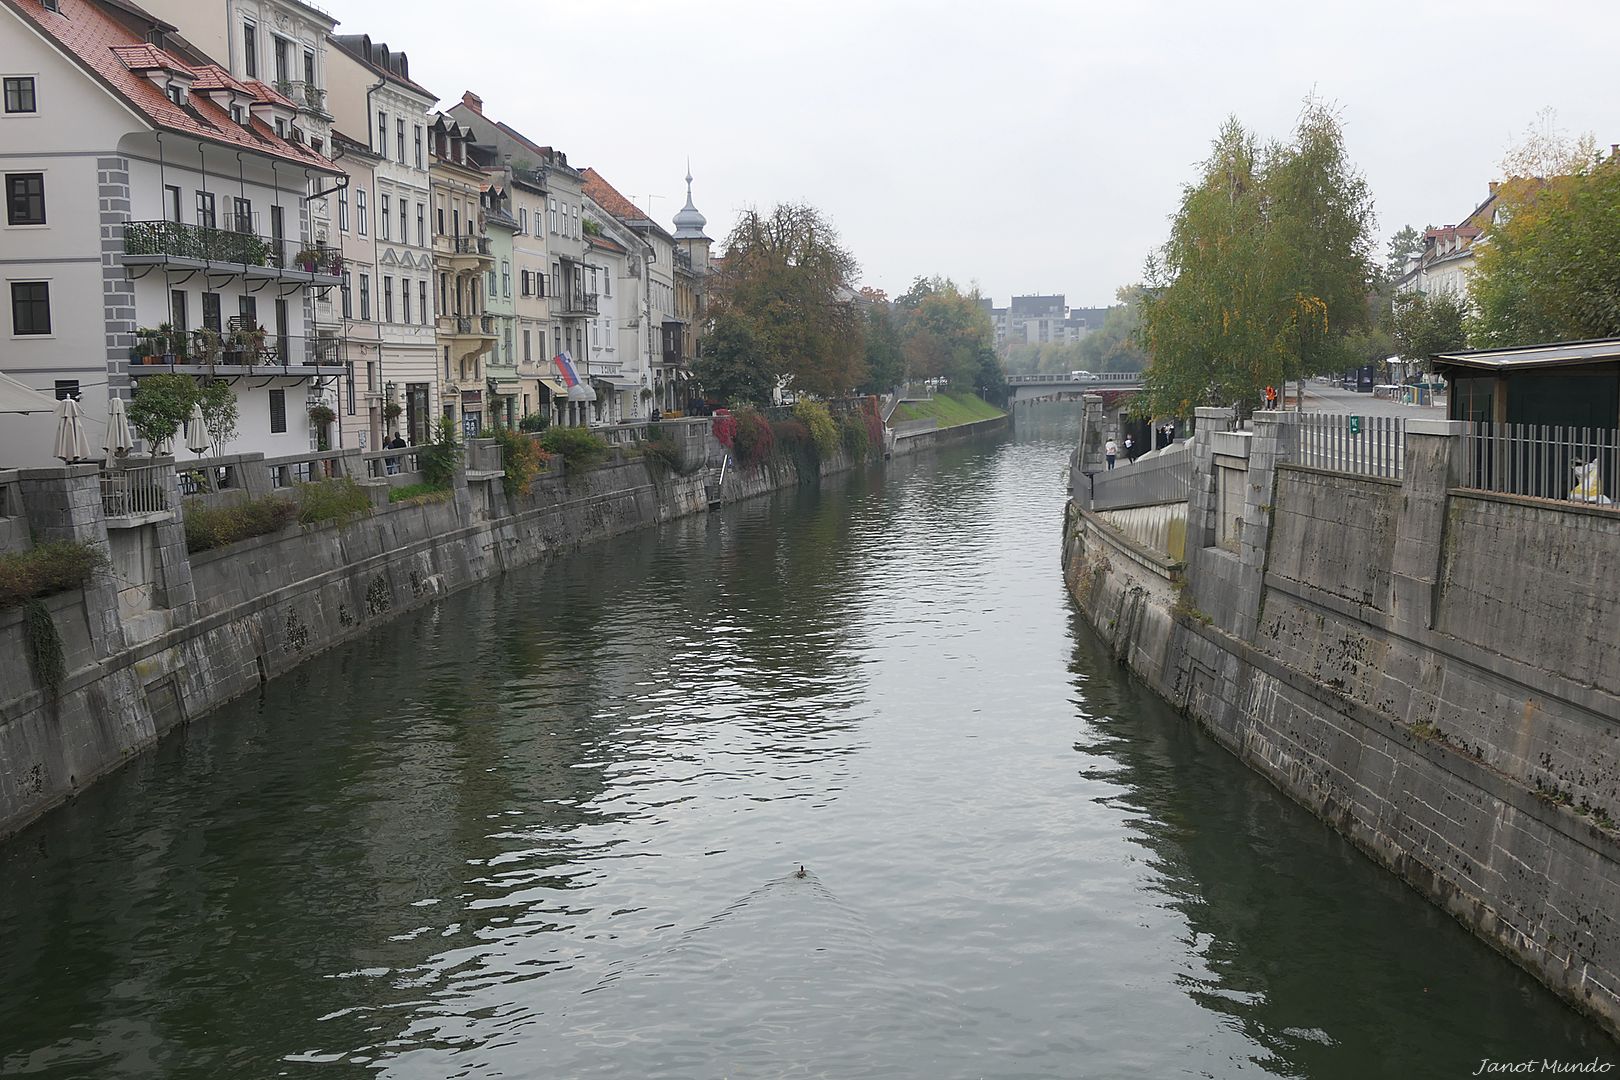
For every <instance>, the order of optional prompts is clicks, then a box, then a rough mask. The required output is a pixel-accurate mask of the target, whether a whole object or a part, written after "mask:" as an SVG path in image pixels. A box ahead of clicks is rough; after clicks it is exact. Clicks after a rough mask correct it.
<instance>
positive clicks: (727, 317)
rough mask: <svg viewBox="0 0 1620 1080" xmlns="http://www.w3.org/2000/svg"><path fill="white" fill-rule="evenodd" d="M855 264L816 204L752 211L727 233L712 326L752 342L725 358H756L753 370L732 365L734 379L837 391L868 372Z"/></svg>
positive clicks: (825, 393) (735, 341)
mask: <svg viewBox="0 0 1620 1080" xmlns="http://www.w3.org/2000/svg"><path fill="white" fill-rule="evenodd" d="M856 268H857V265H856V262H855V257H854V256H853V255H851V254H850V253H849V252H848V251H847V250H845V249H844V248H843V246H842V245H840V243H839V240H838V233H837V231H836V230H834V229H833V227H832V225H831V224H830V223H829V222H828V221H827V220H826V219H825V218H824V217H823V216H822V215H821V212H820V211H819V210H817V209H815V208H814V207H812V206H806V205H802V204H793V203H785V204H782V205H779V206H777V207H776V208H775V209H774V210H772V211H771V212H770V214H768V215H762V214H760V213H759V212H758V211H755V210H749V211H747V212H745V213H744V214H743V215H742V217H741V218H740V219H739V220H738V222H737V225H736V227H735V228H734V229H732V231H731V235H730V236H729V237H727V239H726V254H725V260H724V263H723V264H722V268H721V270H720V271H719V273H718V275H717V277H716V279H715V281H714V285H713V290H712V294H711V295H712V302H711V305H710V312H711V320H712V322H711V326H710V329H709V332H710V333H714V332H715V330H716V329H719V330H721V331H722V332H723V333H727V334H729V335H730V338H731V345H732V348H733V350H735V348H736V347H737V346H739V345H741V344H743V343H745V342H746V344H747V346H748V348H749V349H750V350H751V351H750V353H749V354H748V356H747V357H744V356H743V355H741V354H738V353H736V352H735V351H733V352H732V353H731V354H729V355H728V356H725V357H724V362H725V363H726V364H727V365H729V368H730V369H735V368H736V365H738V364H742V363H746V362H749V361H750V360H751V361H752V362H753V363H754V364H756V365H757V369H758V370H757V371H756V372H755V373H754V374H753V375H751V376H747V377H744V376H743V375H742V373H741V372H740V371H737V370H730V374H729V375H728V377H729V378H731V379H732V381H733V383H734V384H735V385H737V386H741V387H744V388H747V392H748V393H753V392H754V390H753V389H752V388H753V387H757V386H758V385H759V384H760V383H761V382H769V383H770V384H771V385H772V386H774V385H775V383H776V380H777V379H778V378H781V379H785V380H786V381H787V383H788V384H789V385H790V386H792V387H793V388H794V389H795V390H796V391H800V392H808V393H811V394H816V395H820V396H822V397H840V396H843V395H845V394H847V393H849V392H850V390H852V389H853V388H854V387H856V386H858V385H860V384H861V383H862V382H864V381H865V380H866V349H865V343H864V341H863V340H862V337H863V334H862V332H863V330H864V326H865V320H864V319H863V318H862V316H861V314H860V313H859V312H858V311H857V309H856V306H855V304H854V302H853V297H854V292H853V290H852V289H851V287H850V282H851V279H852V278H853V277H854V274H855V271H856ZM715 359H716V361H717V362H718V361H720V360H721V359H722V356H721V355H717V356H716V358H715ZM705 385H708V384H707V383H706V384H705ZM750 400H752V399H750ZM766 400H769V398H768V396H767V398H766Z"/></svg>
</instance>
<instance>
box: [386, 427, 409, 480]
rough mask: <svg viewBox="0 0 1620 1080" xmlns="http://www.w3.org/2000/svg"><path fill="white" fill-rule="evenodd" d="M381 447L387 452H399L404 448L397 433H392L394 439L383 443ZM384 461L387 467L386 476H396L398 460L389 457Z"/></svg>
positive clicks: (403, 441) (402, 441)
mask: <svg viewBox="0 0 1620 1080" xmlns="http://www.w3.org/2000/svg"><path fill="white" fill-rule="evenodd" d="M383 446H385V447H386V448H388V449H389V450H399V449H402V448H403V447H404V446H405V440H404V438H402V437H401V436H400V434H399V432H397V431H396V432H394V437H393V438H392V439H389V440H388V441H387V442H385V443H383ZM384 460H385V462H386V464H387V466H388V475H389V476H397V475H398V474H399V458H397V457H391V458H386V459H384Z"/></svg>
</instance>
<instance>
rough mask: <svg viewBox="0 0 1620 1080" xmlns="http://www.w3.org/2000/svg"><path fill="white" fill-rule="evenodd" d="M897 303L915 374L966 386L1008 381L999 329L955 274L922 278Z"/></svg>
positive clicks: (908, 371) (910, 367) (908, 360)
mask: <svg viewBox="0 0 1620 1080" xmlns="http://www.w3.org/2000/svg"><path fill="white" fill-rule="evenodd" d="M895 307H896V308H898V309H899V311H900V315H901V331H900V337H901V353H902V355H903V356H904V357H905V361H906V374H907V375H908V376H909V377H911V378H914V379H919V378H921V379H932V378H941V377H943V378H945V379H948V380H950V382H951V384H952V385H953V386H958V387H962V388H965V389H972V388H974V387H985V386H1003V385H1005V383H1006V378H1005V375H1004V374H1003V372H1002V370H1001V363H1000V361H999V360H998V359H997V358H996V355H995V351H996V350H995V329H994V328H993V327H992V326H991V323H990V316H989V314H988V313H987V312H986V311H985V310H984V308H983V307H982V306H981V305H980V303H979V297H978V294H977V293H976V292H975V293H963V292H962V291H961V290H960V289H959V288H957V286H956V283H955V282H953V281H951V280H950V279H949V278H940V277H934V278H921V277H920V278H918V279H917V280H916V281H915V282H913V283H912V286H911V288H910V289H909V290H907V291H906V293H905V295H904V296H901V297H900V298H899V299H898V300H896V301H895Z"/></svg>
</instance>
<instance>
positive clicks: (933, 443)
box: [893, 415, 1012, 457]
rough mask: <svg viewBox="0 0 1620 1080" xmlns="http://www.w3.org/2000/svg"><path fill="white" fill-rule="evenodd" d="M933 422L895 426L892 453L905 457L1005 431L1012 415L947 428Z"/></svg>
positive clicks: (912, 422) (1010, 422)
mask: <svg viewBox="0 0 1620 1080" xmlns="http://www.w3.org/2000/svg"><path fill="white" fill-rule="evenodd" d="M930 423H931V421H921V420H917V421H909V422H907V423H905V424H899V425H896V427H895V433H896V437H895V439H894V450H893V455H894V456H895V457H905V456H907V455H909V454H917V453H921V452H922V451H924V450H933V449H935V448H936V447H940V446H955V445H956V444H958V443H964V442H968V441H970V440H972V439H975V438H978V437H979V436H981V435H989V434H992V433H994V432H998V431H1006V430H1007V429H1008V428H1010V427H1011V426H1012V416H1011V415H1007V416H992V417H990V418H989V419H986V420H975V421H973V422H972V423H970V424H957V425H955V426H954V427H946V428H942V427H932V426H928V425H929V424H930ZM909 425H915V426H909Z"/></svg>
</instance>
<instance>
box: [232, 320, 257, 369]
mask: <svg viewBox="0 0 1620 1080" xmlns="http://www.w3.org/2000/svg"><path fill="white" fill-rule="evenodd" d="M264 337H265V335H264V327H262V326H244V327H241V328H240V329H237V330H233V331H232V332H231V346H232V348H233V349H235V350H237V351H239V352H241V354H242V363H244V364H246V365H248V366H249V367H252V366H253V365H254V364H257V363H258V362H259V360H260V358H261V357H263V355H264Z"/></svg>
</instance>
